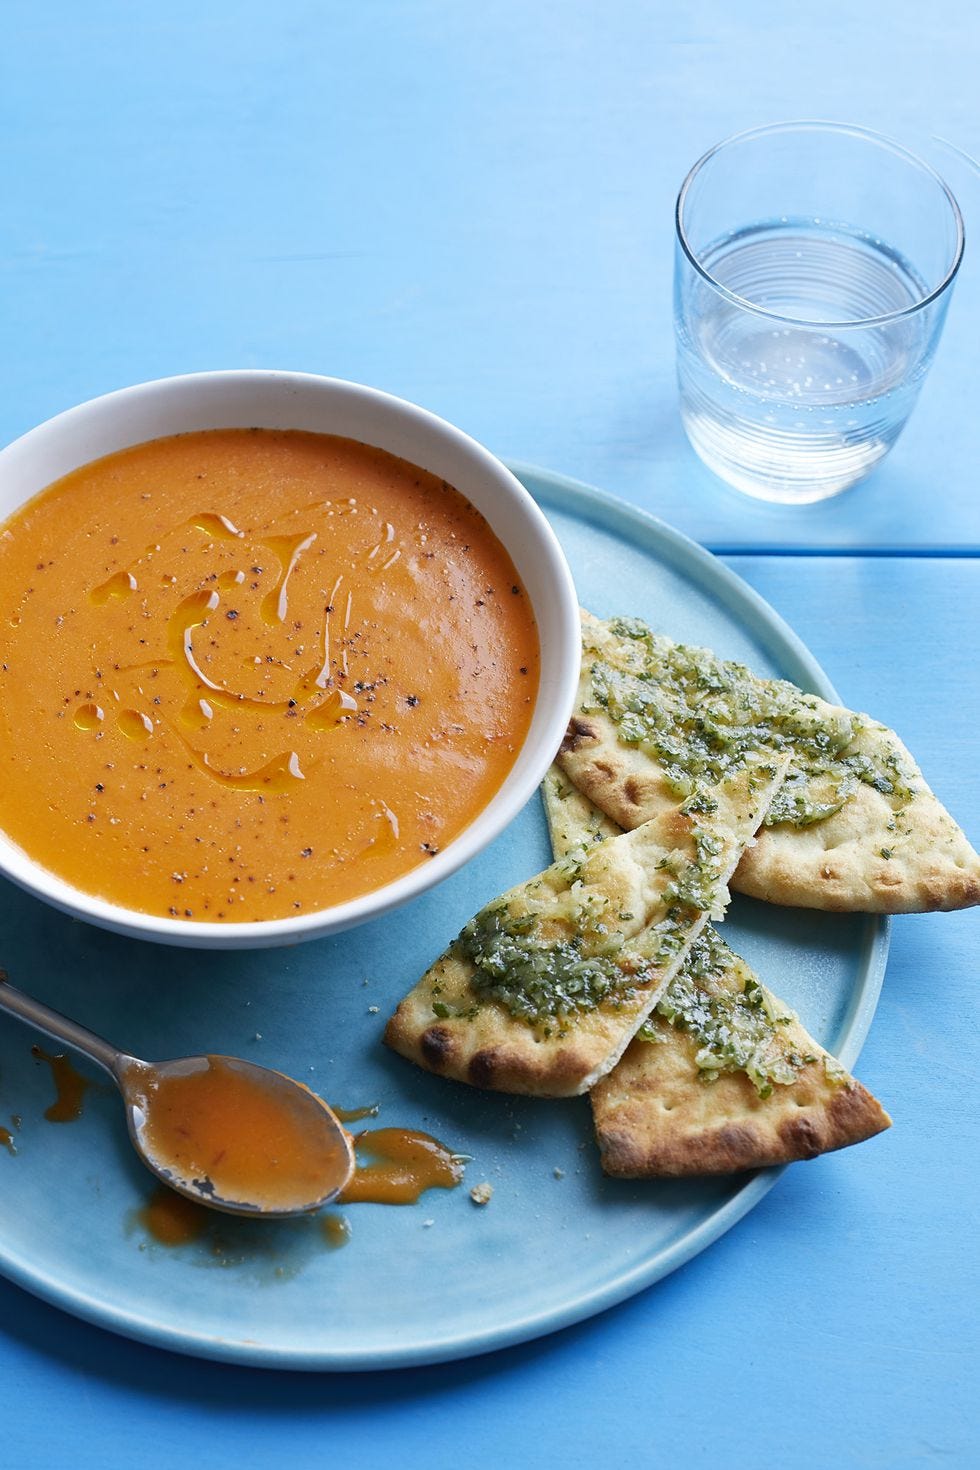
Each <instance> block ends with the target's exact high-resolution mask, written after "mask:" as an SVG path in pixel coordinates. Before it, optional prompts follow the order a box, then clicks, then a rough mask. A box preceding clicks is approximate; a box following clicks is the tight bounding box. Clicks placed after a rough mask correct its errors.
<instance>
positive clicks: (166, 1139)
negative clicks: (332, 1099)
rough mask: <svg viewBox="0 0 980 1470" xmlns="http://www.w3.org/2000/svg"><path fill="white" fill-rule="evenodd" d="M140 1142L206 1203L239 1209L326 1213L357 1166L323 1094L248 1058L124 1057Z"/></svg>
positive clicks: (122, 1077)
mask: <svg viewBox="0 0 980 1470" xmlns="http://www.w3.org/2000/svg"><path fill="white" fill-rule="evenodd" d="M117 1081H118V1082H119V1085H120V1088H121V1090H122V1095H123V1102H124V1103H125V1107H126V1126H127V1127H128V1129H129V1136H130V1139H131V1141H132V1143H133V1147H134V1148H135V1149H136V1152H137V1153H138V1154H139V1156H140V1158H141V1159H142V1160H143V1162H144V1164H146V1166H147V1168H148V1169H150V1170H151V1171H152V1172H153V1173H154V1174H156V1175H157V1176H158V1177H159V1178H160V1179H162V1180H163V1182H164V1183H165V1184H168V1185H169V1186H170V1188H171V1189H175V1190H177V1192H178V1193H179V1194H183V1195H186V1196H187V1197H188V1198H189V1199H192V1200H195V1201H196V1202H197V1203H198V1204H204V1205H208V1206H209V1207H210V1208H211V1209H214V1210H223V1211H225V1212H226V1213H229V1214H234V1215H265V1216H282V1215H296V1214H302V1213H306V1212H308V1211H312V1210H317V1209H319V1208H320V1206H321V1205H325V1204H329V1203H330V1201H331V1200H333V1199H335V1198H336V1196H337V1195H338V1194H339V1193H340V1191H341V1189H343V1187H344V1185H345V1184H346V1183H347V1182H348V1180H349V1178H350V1176H351V1173H352V1172H353V1169H354V1149H353V1144H352V1143H351V1139H350V1135H349V1134H348V1133H347V1131H346V1130H345V1129H344V1128H343V1127H342V1126H341V1124H340V1122H339V1120H338V1119H337V1117H336V1116H335V1115H334V1113H333V1112H332V1111H331V1110H330V1108H329V1107H328V1106H327V1104H326V1103H325V1102H324V1101H323V1099H322V1098H320V1097H317V1095H316V1093H315V1092H311V1091H310V1089H309V1088H308V1087H305V1086H304V1085H303V1083H301V1082H296V1081H294V1079H293V1078H292V1077H287V1076H286V1075H285V1073H283V1072H276V1071H273V1070H271V1069H270V1068H268V1067H260V1066H257V1065H256V1064H255V1063H254V1062H246V1061H243V1060H242V1059H241V1058H239V1057H226V1056H210V1055H209V1056H196V1057H179V1058H177V1059H175V1060H173V1061H168V1062H156V1063H152V1064H148V1063H146V1062H139V1061H136V1060H135V1059H132V1058H126V1059H124V1061H123V1063H122V1065H121V1066H120V1068H119V1070H118V1073H117Z"/></svg>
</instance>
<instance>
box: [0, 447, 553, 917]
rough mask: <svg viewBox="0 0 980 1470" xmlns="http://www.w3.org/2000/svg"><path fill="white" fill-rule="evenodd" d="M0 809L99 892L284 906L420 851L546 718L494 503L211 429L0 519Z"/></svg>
mask: <svg viewBox="0 0 980 1470" xmlns="http://www.w3.org/2000/svg"><path fill="white" fill-rule="evenodd" d="M0 598H2V611H0V618H2V622H0V634H2V639H0V647H2V668H0V827H2V828H3V829H4V830H5V831H6V832H7V834H8V835H9V836H10V837H11V838H12V839H13V840H14V841H15V842H16V843H18V844H19V845H20V846H21V847H22V848H23V849H24V850H25V851H26V852H27V853H29V854H30V856H31V857H33V858H34V859H35V860H36V861H38V862H40V863H41V864H43V865H44V866H45V867H47V868H48V869H50V870H51V871H53V872H55V873H57V874H59V875H60V876H61V877H63V878H65V879H67V881H68V882H70V883H72V884H74V885H75V886H76V887H78V888H80V889H83V890H84V891H86V892H89V893H96V894H99V895H101V896H102V897H104V898H106V899H109V900H110V901H112V902H115V903H118V904H122V905H124V906H125V907H127V908H131V909H137V910H141V911H143V912H146V913H153V914H161V915H168V916H171V917H173V918H178V919H195V920H216V921H225V922H245V921H251V920H257V919H279V918H286V917H293V916H296V915H299V914H302V913H307V912H311V911H313V910H317V909H321V908H324V907H327V906H329V905H332V904H336V903H341V902H343V901H345V900H347V899H351V898H355V897H357V896H359V895H361V894H364V893H367V892H371V891H373V890H375V889H377V888H379V887H381V886H383V885H384V884H386V883H389V882H391V881H393V880H394V879H395V878H398V877H400V876H402V875H403V874H404V873H406V872H408V871H409V870H410V869H412V868H414V867H416V866H417V865H418V864H419V863H421V862H427V861H429V859H430V857H431V856H432V855H434V854H435V853H436V852H438V851H439V850H440V849H441V848H442V847H444V846H445V845H446V843H448V842H450V841H451V840H452V839H453V838H454V837H455V836H456V835H457V834H458V833H459V832H461V831H462V830H463V828H465V827H466V826H467V825H468V824H469V823H470V822H471V821H472V820H473V818H474V817H475V816H476V815H477V814H478V813H479V812H480V811H481V810H482V809H483V808H484V807H485V806H486V805H487V803H488V802H489V801H490V799H491V798H492V796H493V795H494V793H495V792H496V791H497V790H498V788H499V787H500V786H501V784H502V782H503V781H504V779H505V777H506V775H507V773H508V772H509V770H510V768H511V766H512V765H513V763H514V760H515V758H516V756H517V753H518V751H519V749H520V747H521V744H522V742H523V740H524V737H525V735H526V733H527V729H528V726H529V724H530V720H531V715H532V713H533V707H534V700H535V696H536V693H537V687H538V676H539V659H538V638H537V631H536V628H535V624H534V619H533V614H532V612H531V607H530V603H529V600H528V598H527V597H526V595H525V593H524V589H523V587H522V586H521V585H520V583H519V581H518V578H517V575H516V573H515V571H514V567H513V565H512V563H511V561H510V558H509V556H508V555H507V553H506V551H505V550H504V548H503V547H502V546H501V544H500V543H499V541H498V540H497V539H496V537H495V536H494V534H493V532H492V531H491V530H490V527H489V526H488V525H487V523H486V521H485V520H484V519H483V517H482V516H481V515H480V514H479V513H478V512H477V511H476V510H475V509H474V508H473V507H472V506H471V505H470V504H469V502H468V501H466V500H465V499H464V498H463V496H462V495H460V494H459V493H458V492H457V491H456V490H454V489H453V488H452V487H451V486H449V485H447V484H446V483H445V482H444V481H442V480H439V479H438V478H436V477H435V476H433V475H431V474H429V473H427V472H425V471H423V470H420V469H418V468H416V467H415V466H413V465H410V464H408V463H407V462H406V461H404V460H400V459H396V458H395V457H394V456H392V455H390V454H387V453H386V452H384V451H383V450H379V449H373V448H369V447H368V446H366V445H363V444H359V443H356V442H355V441H353V440H349V439H341V438H336V437H333V436H328V435H322V434H307V433H300V432H293V431H289V432H285V431H283V432H280V431H276V430H267V429H253V430H249V429H221V430H212V431H208V432H206V433H195V434H184V435H179V436H177V437H174V438H170V439H160V440H156V441H154V442H152V443H149V444H142V445H139V446H137V447H136V448H134V449H128V450H124V451H122V452H121V453H119V454H115V455H112V456H110V457H109V458H107V459H103V460H99V461H97V462H95V463H94V464H90V465H86V466H84V467H83V468H82V469H79V470H76V471H75V472H74V473H73V474H71V475H69V476H67V477H66V478H65V479H64V480H61V481H59V482H58V483H57V484H56V485H53V486H51V487H50V488H49V489H48V490H46V491H44V492H43V494H41V495H39V496H38V497H36V498H35V499H34V500H33V501H31V502H30V503H29V504H28V505H26V506H24V507H23V508H22V509H21V510H20V511H18V512H17V513H16V514H15V515H14V516H13V517H12V518H11V519H10V520H9V521H7V523H6V524H5V525H4V527H3V528H2V530H0Z"/></svg>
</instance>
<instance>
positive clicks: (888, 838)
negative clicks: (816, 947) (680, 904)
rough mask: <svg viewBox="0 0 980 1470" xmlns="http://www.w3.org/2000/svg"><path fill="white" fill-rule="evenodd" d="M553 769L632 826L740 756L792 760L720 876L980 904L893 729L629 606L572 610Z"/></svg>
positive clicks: (866, 895)
mask: <svg viewBox="0 0 980 1470" xmlns="http://www.w3.org/2000/svg"><path fill="white" fill-rule="evenodd" d="M582 628H583V645H584V658H583V665H582V680H581V684H580V688H579V700H578V707H577V710H576V713H575V715H574V717H573V719H572V722H571V725H570V726H569V731H568V735H567V737H566V740H565V744H564V746H563V748H562V752H561V754H560V755H559V757H558V761H559V764H560V766H561V768H562V770H563V771H565V773H566V774H567V775H568V776H569V778H570V779H571V780H572V781H573V782H574V784H575V785H576V786H577V787H578V788H579V790H581V791H582V792H583V793H584V794H585V795H586V796H588V797H589V799H590V800H591V801H593V802H594V803H595V804H596V805H597V806H599V807H600V808H601V809H602V810H603V811H604V812H606V813H607V814H608V815H609V816H611V817H612V818H613V819H614V820H615V821H616V822H617V823H618V824H619V826H621V827H623V828H625V829H627V830H631V829H632V828H634V827H635V826H637V824H638V823H640V822H646V821H649V820H650V819H651V818H652V817H655V816H656V815H657V814H658V813H659V812H661V811H663V810H665V809H667V808H669V807H670V806H672V805H673V804H675V803H676V802H677V800H678V798H679V796H683V795H684V794H685V793H686V792H687V791H688V790H690V789H692V788H693V787H694V786H696V785H697V786H701V787H704V786H705V785H707V786H708V787H709V788H710V786H711V784H712V782H714V781H716V780H720V779H723V778H724V777H725V776H726V774H727V773H729V772H730V771H731V770H732V769H733V768H737V767H738V765H739V764H740V763H741V762H742V761H743V760H745V759H746V758H747V757H748V756H749V755H758V754H759V753H760V752H764V751H768V752H769V754H770V756H772V755H775V754H778V753H788V754H789V755H790V756H791V760H792V764H791V767H790V771H789V774H788V775H787V778H786V781H785V783H784V785H783V788H782V790H781V791H780V793H779V796H778V797H777V799H776V800H775V801H774V803H773V805H772V807H771V808H770V811H769V814H768V815H767V817H766V821H765V825H764V827H763V829H762V831H761V832H760V833H759V835H758V838H757V840H756V842H755V844H754V845H753V846H752V847H750V848H749V849H747V851H746V852H745V854H744V856H743V858H742V860H741V862H740V863H739V866H738V869H737V871H736V873H735V875H734V877H733V879H732V888H733V889H735V890H736V891H737V892H740V893H748V894H751V895H752V896H753V897H754V898H761V899H764V900H766V901H767V902H769V903H779V904H789V905H793V906H795V907H798V908H814V909H834V910H855V911H858V912H863V913H914V912H919V911H925V910H931V909H957V908H966V907H968V906H969V905H971V904H976V903H980V857H978V856H977V854H976V852H975V851H974V850H973V848H972V847H971V846H970V844H969V842H968V841H967V839H966V837H965V836H964V834H963V833H962V831H961V830H960V828H959V827H958V826H957V825H956V823H955V822H954V821H953V819H952V817H951V816H950V815H949V813H948V812H947V811H946V809H945V808H944V807H943V806H942V805H941V804H940V802H939V801H937V799H936V797H935V796H934V795H933V794H932V792H931V791H930V789H929V787H928V786H927V784H926V782H925V780H924V778H923V776H922V773H921V771H920V770H919V769H918V767H917V766H916V764H915V762H914V760H913V759H912V756H911V755H910V754H909V752H908V751H907V750H906V748H905V746H904V745H903V744H902V742H901V741H900V740H899V738H898V736H897V735H896V734H895V733H894V732H893V731H892V730H889V729H888V728H887V727H886V726H885V725H881V724H879V723H878V722H877V721H876V720H872V719H871V718H870V716H868V715H863V714H855V713H854V712H853V711H852V710H847V709H844V708H842V707H840V706H837V705H831V704H828V703H827V702H826V701H825V700H822V699H819V698H818V697H817V696H816V695H812V694H804V693H803V692H802V691H801V690H799V689H797V688H796V686H795V685H793V684H789V683H787V682H786V681H784V680H778V679H760V678H758V677H757V676H756V675H754V674H752V673H750V672H749V670H748V669H746V668H744V667H743V666H742V665H741V664H737V663H732V662H730V661H728V660H724V659H720V658H718V657H716V655H715V654H713V653H711V652H709V651H708V650H707V649H703V648H693V647H687V646H685V645H683V644H677V643H673V642H672V641H671V640H670V639H669V638H665V637H662V636H661V635H659V634H656V633H653V632H651V631H650V629H649V628H648V627H646V625H645V624H643V623H641V622H640V621H639V620H638V619H636V618H616V619H613V620H612V621H609V622H601V621H600V620H599V619H598V618H594V617H592V615H591V614H589V613H583V615H582Z"/></svg>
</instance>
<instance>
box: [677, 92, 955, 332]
mask: <svg viewBox="0 0 980 1470" xmlns="http://www.w3.org/2000/svg"><path fill="white" fill-rule="evenodd" d="M790 132H826V133H839V134H844V135H850V136H851V137H855V138H859V139H862V140H863V141H865V142H871V143H875V144H878V145H879V146H880V147H884V148H887V149H888V150H889V151H890V152H891V153H893V154H895V155H896V156H897V157H898V158H901V159H903V160H904V161H905V162H906V163H908V164H911V165H912V167H913V168H915V169H917V170H918V171H919V172H921V173H924V174H926V175H927V176H928V177H929V178H931V179H932V180H933V182H934V183H936V184H938V185H939V188H940V191H941V192H942V194H943V195H944V196H945V199H946V202H947V204H948V205H949V208H950V212H951V214H952V216H953V223H954V225H955V228H956V241H955V245H954V249H953V253H952V261H951V263H950V265H949V267H948V268H947V271H946V274H945V275H944V276H943V278H942V280H941V281H940V282H939V284H938V285H936V286H934V287H932V289H931V290H930V291H928V292H927V293H926V294H925V295H923V296H920V297H919V299H918V300H917V301H914V302H912V303H911V305H909V306H903V307H902V309H901V310H900V311H889V312H885V313H884V314H883V315H882V316H867V317H857V318H854V317H851V318H850V319H847V320H844V321H814V320H813V319H812V318H807V317H796V316H787V315H786V314H785V313H784V312H778V311H768V310H767V309H766V308H765V307H764V306H759V305H758V304H757V303H756V302H754V301H751V300H750V299H749V298H748V297H747V296H739V295H738V294H737V293H736V292H735V291H731V290H729V288H728V287H727V286H725V285H723V284H722V282H721V281H719V280H718V279H717V277H715V276H713V275H712V274H711V272H710V271H709V270H708V269H707V268H706V267H705V266H703V265H702V264H701V262H700V261H699V259H698V257H697V253H696V251H695V250H694V248H693V246H692V245H691V243H690V241H689V240H688V238H687V233H686V228H685V223H684V206H685V203H686V202H687V196H688V194H689V192H690V190H691V186H692V185H693V183H694V180H695V179H696V178H697V176H698V174H699V173H700V172H701V170H702V169H703V168H704V167H705V165H706V164H708V163H710V161H711V160H712V159H713V158H714V157H715V155H716V154H718V153H721V152H722V151H723V150H724V149H726V148H729V147H730V146H731V145H732V144H734V143H744V142H748V141H750V140H753V139H756V138H764V137H766V136H769V135H771V134H775V133H790ZM674 226H675V230H676V233H677V241H678V243H679V245H680V247H681V249H682V250H683V252H684V254H685V256H686V257H687V260H688V261H689V263H690V264H691V266H692V267H693V268H694V270H695V271H697V273H698V275H699V276H701V277H702V279H703V280H705V281H706V282H707V283H708V285H709V286H711V288H712V290H714V291H717V293H718V294H719V295H720V296H723V297H724V298H725V299H726V300H727V301H730V302H732V303H733V305H735V306H738V307H740V308H741V309H742V310H744V311H750V312H753V313H754V314H755V315H756V316H761V317H765V318H766V319H767V320H768V321H774V322H780V323H781V324H782V325H784V326H792V327H809V328H813V329H816V328H827V327H832V328H833V329H834V330H835V331H855V330H857V331H860V330H863V329H864V328H866V327H879V326H885V325H887V324H888V323H890V322H897V321H901V320H902V319H903V318H905V317H910V316H915V314H916V313H917V312H920V311H922V310H923V309H924V308H925V307H927V306H929V305H931V304H932V302H933V301H936V300H938V298H939V297H940V296H942V294H943V292H944V291H946V290H947V289H948V288H949V287H950V286H951V285H952V283H953V280H954V279H955V277H956V273H957V271H958V270H959V268H960V264H961V262H962V260H963V249H964V246H965V244H966V232H965V229H964V226H963V215H962V213H961V212H960V207H959V205H958V204H957V202H956V198H955V195H954V194H953V191H952V190H951V189H950V187H949V185H948V184H947V183H946V180H945V179H944V178H943V177H942V175H941V174H939V173H937V171H936V170H935V169H934V168H933V167H932V165H931V164H929V163H926V161H925V159H922V158H919V156H918V155H917V154H915V153H912V152H911V151H910V150H909V149H908V148H903V146H902V145H901V143H896V142H895V140H894V139H893V138H889V137H887V136H886V134H884V133H877V132H875V131H874V130H873V129H871V128H862V127H859V126H858V125H857V124H856V123H837V122H826V121H821V120H819V119H809V118H801V119H800V120H799V121H796V122H777V123H767V124H766V125H765V126H763V127H759V128H748V129H746V130H745V131H744V132H741V133H732V134H731V135H730V136H729V137H727V138H723V139H722V140H721V142H720V143H716V144H715V145H714V147H713V148H709V149H708V151H707V152H706V153H702V155H701V157H700V158H699V159H698V160H697V162H696V163H695V164H694V165H693V166H692V167H691V168H690V169H689V171H688V173H687V175H686V177H685V179H684V182H683V183H682V184H681V187H680V190H679V192H678V195H677V202H676V204H675V206H674Z"/></svg>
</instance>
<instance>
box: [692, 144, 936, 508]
mask: <svg viewBox="0 0 980 1470" xmlns="http://www.w3.org/2000/svg"><path fill="white" fill-rule="evenodd" d="M676 222H677V243H676V268H675V276H674V326H675V332H676V338H677V373H678V381H679V385H680V397H681V418H682V420H683V423H684V428H685V430H686V432H687V436H688V438H689V439H690V441H691V443H692V445H693V446H694V448H695V450H696V451H697V453H698V454H699V455H700V457H701V459H702V460H703V461H704V463H705V464H706V465H708V467H709V468H710V469H712V470H714V471H715V473H716V474H718V475H720V476H721V477H722V479H724V480H727V481H728V482H729V484H731V485H734V486H736V487H737V488H738V489H739V490H743V491H745V492H746V493H747V494H749V495H755V496H758V497H760V498H761V499H763V500H776V501H784V502H787V503H791V504H803V503H805V502H807V501H813V500H823V499H824V498H825V497H827V496H830V495H836V494H838V493H839V492H840V491H841V490H846V489H847V488H848V487H849V486H851V485H854V484H856V483H857V482H858V481H859V480H862V479H864V477H865V475H867V474H869V473H870V472H871V470H873V469H874V467H875V465H876V464H878V462H879V461H880V460H881V459H883V458H884V456H885V455H886V454H887V453H888V451H889V449H890V448H891V446H892V445H893V444H894V442H895V440H896V439H897V438H898V435H899V433H900V432H901V430H902V428H903V426H904V424H905V421H906V419H907V418H908V416H909V413H910V411H911V409H912V405H913V404H914V402H915V400H916V397H917V396H918V393H919V389H920V387H921V386H922V381H923V379H924V377H925V375H926V373H927V372H928V370H929V365H930V363H931V362H932V359H933V355H934V353H935V351H936V346H937V344H938V341H939V336H940V333H941V331H942V326H943V321H944V319H945V316H946V308H947V306H948V305H949V298H950V294H951V288H952V284H953V280H954V278H955V276H956V272H957V270H958V268H959V264H960V260H961V258H962V255H963V220H962V217H961V215H960V211H959V208H958V206H957V203H956V200H955V199H954V198H953V195H952V194H951V193H950V191H949V189H948V188H947V186H946V184H945V183H944V182H943V180H942V179H941V178H940V177H939V175H938V174H937V173H935V172H934V171H933V170H932V169H931V168H930V167H929V166H928V164H925V163H923V162H922V161H921V160H920V159H918V158H916V157H915V156H914V155H913V154H911V153H908V152H906V150H905V149H904V148H900V147H899V146H898V144H896V143H893V142H891V140H890V139H888V138H884V137H881V136H880V135H879V134H877V133H871V132H868V131H866V130H865V129H863V128H857V127H849V126H845V125H843V124H837V123H824V122H796V123H778V124H775V125H774V126H772V127H765V128H757V129H755V130H753V131H752V132H748V133H741V134H739V135H738V136H737V137H734V138H730V139H729V140H728V141H727V142H724V143H720V144H719V145H718V146H717V147H716V148H713V149H712V150H711V151H710V152H709V153H706V154H705V155H704V157H703V158H701V159H700V160H699V161H698V162H697V163H696V164H695V165H694V167H693V168H692V169H691V172H690V173H689V174H688V176H687V178H686V179H685V180H684V183H683V185H682V187H681V191H680V194H679V196H678V199H677V214H676Z"/></svg>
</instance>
